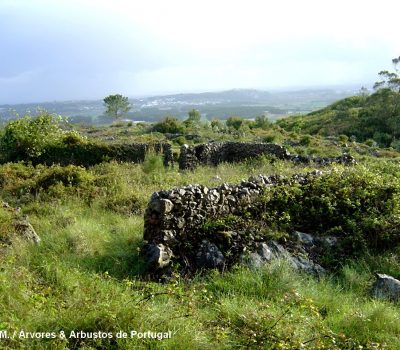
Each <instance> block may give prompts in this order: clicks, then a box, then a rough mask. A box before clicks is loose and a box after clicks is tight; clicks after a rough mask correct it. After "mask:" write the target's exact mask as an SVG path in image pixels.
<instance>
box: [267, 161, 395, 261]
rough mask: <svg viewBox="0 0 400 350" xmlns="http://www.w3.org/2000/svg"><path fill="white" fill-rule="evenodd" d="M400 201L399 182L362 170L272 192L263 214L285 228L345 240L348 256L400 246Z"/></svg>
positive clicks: (269, 194) (350, 171)
mask: <svg viewBox="0 0 400 350" xmlns="http://www.w3.org/2000/svg"><path fill="white" fill-rule="evenodd" d="M399 199H400V180H399V178H398V177H396V176H391V175H388V174H382V173H381V174H377V173H375V172H374V171H371V170H368V169H367V168H365V167H363V166H357V167H355V168H352V169H345V170H343V169H339V170H336V171H333V172H331V173H329V174H325V175H323V176H320V177H315V178H313V179H312V180H310V182H309V183H307V184H305V185H300V184H296V183H290V184H282V185H278V186H274V187H271V188H270V190H268V191H267V192H266V193H265V196H264V199H263V201H262V213H263V217H264V219H266V220H267V221H268V222H269V223H270V224H271V225H275V226H278V227H279V228H285V229H297V230H301V231H304V232H310V233H317V234H320V235H330V234H334V235H336V236H341V237H343V238H344V239H343V240H342V243H343V246H342V248H343V252H344V253H346V254H347V253H348V254H354V253H362V252H365V249H366V248H369V249H372V250H381V249H383V248H388V247H393V246H394V245H396V244H399V243H400V233H399V225H400V209H399Z"/></svg>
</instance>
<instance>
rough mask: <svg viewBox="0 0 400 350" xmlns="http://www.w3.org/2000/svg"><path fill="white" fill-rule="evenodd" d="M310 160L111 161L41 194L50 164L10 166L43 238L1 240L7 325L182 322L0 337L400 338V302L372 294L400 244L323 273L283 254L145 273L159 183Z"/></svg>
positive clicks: (298, 341)
mask: <svg viewBox="0 0 400 350" xmlns="http://www.w3.org/2000/svg"><path fill="white" fill-rule="evenodd" d="M366 162H367V163H366V164H367V165H368V167H369V168H370V169H372V170H374V171H377V172H379V171H384V172H388V173H390V174H392V175H393V176H399V172H398V164H397V163H395V162H389V161H382V160H367V161H366ZM309 170H312V168H310V167H308V166H303V165H302V166H296V165H294V164H292V163H288V162H282V161H272V162H271V160H270V159H268V158H260V159H258V160H254V161H249V162H244V163H240V164H221V165H220V166H218V167H217V168H210V167H200V168H198V169H197V170H196V171H195V172H183V173H181V172H179V171H178V169H177V168H176V167H175V168H174V169H168V170H166V169H164V168H163V167H162V166H161V165H160V162H159V161H158V160H157V159H149V160H148V161H147V162H146V163H145V164H143V165H137V164H119V163H115V162H111V163H104V164H100V165H97V166H94V167H92V168H89V169H88V170H85V172H87V173H88V174H87V175H88V176H87V177H85V180H84V181H83V182H82V183H80V184H78V185H76V186H70V185H68V184H59V183H58V184H54V185H52V186H50V187H49V188H37V191H36V192H35V193H36V194H32V192H31V190H30V189H31V188H32V187H35V186H37V183H38V179H40V178H41V177H42V176H44V173H46V171H48V170H47V169H46V168H36V169H35V168H33V167H29V166H25V165H22V164H19V165H3V166H1V167H0V175H1V174H3V175H4V174H6V176H3V177H1V178H2V188H1V190H0V192H1V196H2V198H3V199H5V200H7V201H9V202H10V204H12V205H13V206H18V205H21V206H22V211H23V213H26V214H29V217H30V222H31V223H32V225H33V226H34V227H35V229H36V231H37V232H38V234H39V235H40V237H41V238H42V244H41V245H40V246H33V245H30V244H28V243H26V242H23V241H21V240H14V242H13V244H12V245H11V246H8V247H7V248H4V249H3V250H2V251H1V252H0V254H1V256H0V259H1V260H0V302H1V305H2V307H1V308H0V330H1V329H5V330H7V331H8V333H9V334H12V333H13V332H14V331H17V332H19V331H20V330H25V331H30V332H36V331H37V332H57V333H58V332H60V331H61V330H62V331H64V332H65V334H67V335H69V333H70V332H71V331H80V330H83V331H86V332H97V331H103V332H112V333H113V334H114V335H115V333H116V332H118V331H125V332H128V333H129V332H130V331H131V330H138V331H148V330H150V331H157V332H165V331H168V330H171V331H172V333H173V336H172V338H171V339H166V340H163V341H158V340H149V339H137V338H132V339H130V338H129V339H115V338H113V339H95V340H93V339H67V340H66V339H52V340H39V339H19V338H14V339H1V340H0V348H8V349H24V348H25V349H182V350H183V349H205V350H206V349H216V350H217V349H247V348H249V349H252V348H253V349H260V348H265V349H300V348H306V349H361V347H360V346H363V347H362V349H380V348H387V349H399V348H400V311H399V304H394V303H390V302H384V301H377V300H373V299H372V298H371V297H370V295H369V288H370V286H371V283H372V282H373V279H374V277H373V275H374V272H376V271H379V272H383V273H385V272H386V273H389V274H392V275H393V276H395V277H400V264H399V251H397V252H396V251H393V252H390V253H389V252H388V253H386V254H382V255H381V256H380V257H365V258H362V259H361V258H360V259H359V260H358V261H355V262H354V263H352V264H348V265H345V266H343V267H342V268H341V269H339V270H338V271H337V272H336V273H335V274H334V275H330V276H327V277H325V278H321V279H320V280H316V279H314V278H312V277H309V276H306V275H303V274H299V273H297V272H295V271H293V270H291V268H290V267H289V266H287V264H285V263H284V262H281V261H277V262H275V263H274V264H271V265H268V266H265V267H264V268H261V269H255V270H254V269H253V270H251V269H247V268H244V267H236V268H234V269H233V270H232V271H229V272H224V273H222V272H216V271H214V272H210V273H209V274H203V275H198V276H196V277H195V278H194V279H193V280H185V279H183V278H181V277H180V276H177V275H176V276H174V277H173V278H172V280H171V281H170V282H169V283H167V284H160V283H155V282H152V281H149V280H148V279H147V278H146V277H145V276H144V275H143V266H142V263H141V261H140V259H139V256H138V250H139V248H140V245H141V243H142V234H143V219H142V217H143V215H142V214H143V210H144V208H145V207H146V205H147V201H148V200H149V198H150V196H151V194H152V192H154V191H159V190H161V189H170V188H173V187H179V186H184V185H187V184H189V183H201V184H204V185H207V186H216V185H219V184H221V183H223V182H229V183H238V182H239V181H240V180H241V179H245V178H248V177H249V176H251V175H257V174H266V175H269V174H284V175H291V174H294V173H298V172H305V171H309ZM38 172H40V174H39V173H38ZM216 175H218V176H219V178H216ZM132 196H134V197H135V203H136V207H135V208H136V209H135V210H134V211H129V210H130V209H129V208H131V204H132V203H128V204H126V202H125V199H128V198H130V197H132ZM110 201H111V202H112V203H114V205H113V206H111V207H109V206H107V203H109V202H110ZM1 227H3V226H1ZM384 346H386V347H384Z"/></svg>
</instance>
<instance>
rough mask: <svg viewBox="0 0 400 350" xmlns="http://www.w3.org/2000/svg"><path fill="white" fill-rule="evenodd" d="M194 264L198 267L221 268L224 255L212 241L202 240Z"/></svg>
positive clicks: (223, 262)
mask: <svg viewBox="0 0 400 350" xmlns="http://www.w3.org/2000/svg"><path fill="white" fill-rule="evenodd" d="M196 265H197V267H198V268H200V269H201V268H204V269H216V268H222V267H224V265H225V257H224V255H223V254H222V253H221V251H220V250H219V249H218V247H217V246H216V245H215V244H214V243H211V242H209V241H207V240H203V241H202V242H201V244H200V247H199V250H198V251H197V254H196Z"/></svg>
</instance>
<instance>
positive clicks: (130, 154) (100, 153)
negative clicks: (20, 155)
mask: <svg viewBox="0 0 400 350" xmlns="http://www.w3.org/2000/svg"><path fill="white" fill-rule="evenodd" d="M151 151H153V152H155V153H156V154H161V155H162V156H163V159H164V165H165V166H168V165H170V164H172V161H173V156H172V151H171V145H170V144H169V143H167V142H156V143H130V144H103V143H95V142H87V143H76V144H71V145H56V146H52V147H49V148H47V149H46V150H45V152H43V154H42V155H41V156H39V157H37V158H32V159H29V160H30V161H32V163H33V164H39V163H40V164H48V165H51V164H61V165H68V164H74V165H82V166H91V165H95V164H98V163H101V162H103V161H107V160H118V161H122V162H134V163H141V162H143V161H144V159H145V157H146V154H147V153H148V152H151Z"/></svg>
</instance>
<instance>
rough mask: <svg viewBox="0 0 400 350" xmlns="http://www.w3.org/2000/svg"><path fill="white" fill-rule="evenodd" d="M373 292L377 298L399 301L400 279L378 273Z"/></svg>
mask: <svg viewBox="0 0 400 350" xmlns="http://www.w3.org/2000/svg"><path fill="white" fill-rule="evenodd" d="M371 292H372V295H373V296H374V297H375V298H378V299H387V300H391V301H398V300H400V281H399V280H397V279H395V278H393V277H392V276H389V275H385V274H381V273H377V274H376V281H375V283H374V284H373V286H372V291H371Z"/></svg>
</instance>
